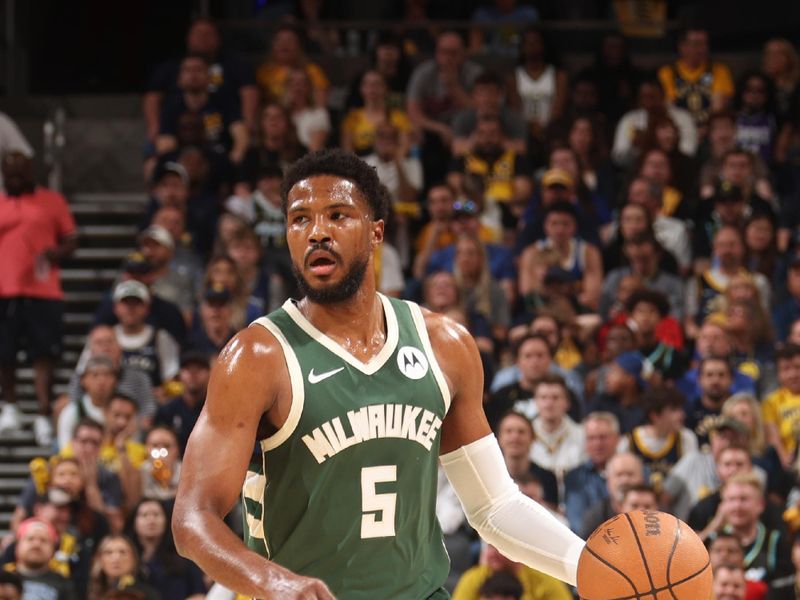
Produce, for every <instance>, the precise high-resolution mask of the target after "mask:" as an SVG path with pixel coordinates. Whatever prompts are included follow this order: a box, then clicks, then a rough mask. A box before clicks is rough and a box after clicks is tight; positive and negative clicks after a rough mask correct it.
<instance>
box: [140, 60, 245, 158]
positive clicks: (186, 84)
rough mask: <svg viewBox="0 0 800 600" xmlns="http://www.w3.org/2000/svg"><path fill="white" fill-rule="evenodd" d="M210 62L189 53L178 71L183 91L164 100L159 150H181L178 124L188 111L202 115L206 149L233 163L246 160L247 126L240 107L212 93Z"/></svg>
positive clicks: (157, 144) (157, 148)
mask: <svg viewBox="0 0 800 600" xmlns="http://www.w3.org/2000/svg"><path fill="white" fill-rule="evenodd" d="M210 83H211V77H210V73H209V64H208V62H207V61H206V59H205V58H203V57H201V56H187V57H186V58H184V59H183V60H182V61H181V66H180V70H179V72H178V89H179V90H180V93H179V94H177V95H175V96H172V97H171V98H169V99H168V100H166V101H165V104H164V108H163V110H162V111H161V115H160V122H159V127H158V136H157V137H156V141H155V148H156V152H157V153H158V154H159V155H164V154H167V153H168V152H173V151H175V150H177V149H178V137H177V133H178V127H179V121H180V117H181V116H182V115H183V114H185V113H187V112H188V113H199V114H200V115H202V117H203V121H202V122H203V125H204V134H205V136H204V137H205V143H206V148H207V150H208V151H209V152H210V153H211V154H212V155H215V156H218V157H227V158H228V160H230V162H231V163H233V164H234V165H239V164H240V163H241V162H242V160H243V159H244V155H245V152H246V151H247V146H248V144H249V134H248V131H247V126H246V125H245V123H244V121H243V120H242V116H241V111H240V109H239V107H238V106H237V105H236V104H235V103H233V102H231V101H230V99H229V98H225V97H224V96H223V97H220V96H215V95H212V94H211V93H210V92H209V91H208V88H209V85H210Z"/></svg>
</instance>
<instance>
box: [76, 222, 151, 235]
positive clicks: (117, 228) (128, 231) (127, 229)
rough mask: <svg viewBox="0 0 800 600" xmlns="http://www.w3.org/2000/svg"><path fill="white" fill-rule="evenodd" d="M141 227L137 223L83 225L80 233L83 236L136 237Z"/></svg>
mask: <svg viewBox="0 0 800 600" xmlns="http://www.w3.org/2000/svg"><path fill="white" fill-rule="evenodd" d="M137 233H139V229H138V228H137V227H136V226H135V225H81V226H80V227H78V235H80V236H82V237H129V238H135V237H136V234H137Z"/></svg>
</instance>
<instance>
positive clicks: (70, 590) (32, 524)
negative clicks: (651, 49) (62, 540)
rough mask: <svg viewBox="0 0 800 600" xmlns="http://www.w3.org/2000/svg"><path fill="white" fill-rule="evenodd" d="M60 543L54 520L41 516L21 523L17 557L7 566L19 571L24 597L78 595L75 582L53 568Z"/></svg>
mask: <svg viewBox="0 0 800 600" xmlns="http://www.w3.org/2000/svg"><path fill="white" fill-rule="evenodd" d="M57 543H58V534H57V533H56V530H55V528H53V526H52V525H50V523H47V522H46V521H44V520H42V519H37V518H30V519H26V520H25V521H23V522H22V523H20V526H19V528H18V529H17V547H16V557H15V559H16V560H15V561H14V562H13V563H10V564H6V565H4V566H3V568H4V570H7V571H12V572H16V573H18V574H19V576H20V578H21V579H22V593H23V596H22V597H23V598H52V599H53V600H72V599H73V598H75V590H74V587H73V585H72V582H71V581H70V580H69V579H67V578H66V577H64V576H63V575H62V574H60V573H58V572H56V571H54V570H53V569H51V568H50V560H51V559H52V558H53V556H54V555H55V551H56V544H57Z"/></svg>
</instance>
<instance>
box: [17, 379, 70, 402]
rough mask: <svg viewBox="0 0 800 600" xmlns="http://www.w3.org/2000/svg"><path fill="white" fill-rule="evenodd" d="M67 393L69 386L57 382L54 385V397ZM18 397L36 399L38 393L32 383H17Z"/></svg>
mask: <svg viewBox="0 0 800 600" xmlns="http://www.w3.org/2000/svg"><path fill="white" fill-rule="evenodd" d="M66 393H67V384H66V383H61V382H56V383H54V384H53V395H54V396H60V395H61V394H66ZM17 397H18V398H35V397H36V391H35V390H34V389H33V384H32V383H22V382H20V383H17Z"/></svg>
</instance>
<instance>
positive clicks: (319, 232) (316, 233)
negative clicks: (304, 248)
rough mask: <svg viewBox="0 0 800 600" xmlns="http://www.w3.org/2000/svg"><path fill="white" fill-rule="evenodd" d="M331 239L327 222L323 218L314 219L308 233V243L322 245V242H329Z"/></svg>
mask: <svg viewBox="0 0 800 600" xmlns="http://www.w3.org/2000/svg"><path fill="white" fill-rule="evenodd" d="M330 239H331V235H330V229H329V228H328V224H327V222H326V220H325V219H324V218H322V217H321V216H318V217H316V218H314V219H313V221H312V222H311V228H310V229H309V232H308V242H309V243H310V244H320V243H322V242H329V241H330Z"/></svg>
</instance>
